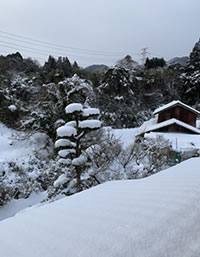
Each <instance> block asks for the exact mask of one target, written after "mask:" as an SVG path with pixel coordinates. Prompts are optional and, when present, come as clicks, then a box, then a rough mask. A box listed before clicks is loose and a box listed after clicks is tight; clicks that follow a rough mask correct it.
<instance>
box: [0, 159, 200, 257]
mask: <svg viewBox="0 0 200 257" xmlns="http://www.w3.org/2000/svg"><path fill="white" fill-rule="evenodd" d="M199 166H200V158H193V159H190V160H188V161H185V162H182V163H181V164H179V165H176V166H174V167H172V168H170V169H168V170H165V171H162V172H159V173H157V174H156V175H153V176H150V177H148V178H145V179H137V180H127V181H125V180H124V181H112V182H108V183H105V184H102V185H99V186H96V187H93V188H91V189H89V190H85V191H83V192H81V193H78V194H76V195H73V196H69V197H65V198H63V199H61V200H58V201H55V202H53V203H48V204H43V205H40V206H35V207H32V208H29V209H27V210H24V211H23V212H21V213H18V214H17V215H16V216H14V217H12V218H9V219H6V220H4V221H1V222H0V231H1V233H0V242H1V256H2V257H44V256H45V257H47V256H48V257H57V256H59V257H64V256H73V257H77V256H79V257H91V256H95V257H103V256H108V257H116V256H118V257H124V256H126V257H133V256H134V257H161V256H162V257H168V256H176V257H183V256H198V254H199V252H200V244H199V240H200V222H199V217H200V198H199V194H200V187H199V182H200V172H199ZM63 179H65V177H61V178H60V181H57V183H63ZM77 246H78V247H77Z"/></svg>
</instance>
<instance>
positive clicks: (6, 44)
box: [0, 41, 117, 62]
mask: <svg viewBox="0 0 200 257" xmlns="http://www.w3.org/2000/svg"><path fill="white" fill-rule="evenodd" d="M0 46H2V47H6V48H9V49H14V50H16V47H17V49H18V51H25V52H29V53H34V54H39V55H43V56H48V55H52V56H54V57H56V58H58V57H60V56H66V54H61V53H60V54H58V53H55V52H51V53H50V52H49V51H46V50H40V49H36V48H32V47H27V46H21V45H18V44H15V43H10V42H5V41H0ZM67 56H68V57H70V58H78V59H79V60H83V61H96V60H97V58H91V57H84V56H76V55H71V54H67ZM99 61H101V62H103V61H117V60H116V59H105V58H104V59H99Z"/></svg>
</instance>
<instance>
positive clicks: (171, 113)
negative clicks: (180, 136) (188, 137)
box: [158, 106, 197, 127]
mask: <svg viewBox="0 0 200 257" xmlns="http://www.w3.org/2000/svg"><path fill="white" fill-rule="evenodd" d="M196 117H197V115H196V114H195V113H193V112H191V111H189V110H187V109H184V108H183V107H181V106H175V107H173V108H170V109H167V110H165V111H163V112H161V113H159V114H158V123H160V122H162V121H165V120H169V119H172V118H175V119H177V120H180V121H183V122H185V123H187V124H189V125H191V126H193V127H196Z"/></svg>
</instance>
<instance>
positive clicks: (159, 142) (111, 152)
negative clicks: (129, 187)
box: [85, 131, 169, 185]
mask: <svg viewBox="0 0 200 257" xmlns="http://www.w3.org/2000/svg"><path fill="white" fill-rule="evenodd" d="M168 146H169V142H168V141H167V140H165V139H164V138H163V137H161V136H159V137H157V138H154V139H153V138H147V139H146V138H143V137H138V138H137V139H136V141H135V142H134V143H133V144H131V145H129V146H128V147H127V148H125V149H123V148H122V147H121V145H120V143H119V140H118V139H117V138H115V137H114V135H113V134H112V132H109V133H108V131H107V132H106V133H105V134H104V135H101V140H100V141H98V142H97V144H96V145H93V146H91V147H90V152H89V153H88V155H89V156H90V159H91V167H90V168H89V170H88V180H87V182H86V181H85V183H88V185H89V184H90V185H95V184H97V183H103V182H106V181H109V180H120V179H137V178H143V177H146V176H149V175H152V174H154V173H156V172H159V171H160V170H162V169H164V168H166V167H167V153H166V152H165V149H166V148H167V147H168Z"/></svg>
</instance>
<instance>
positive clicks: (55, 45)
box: [0, 30, 125, 56]
mask: <svg viewBox="0 0 200 257" xmlns="http://www.w3.org/2000/svg"><path fill="white" fill-rule="evenodd" d="M0 33H1V34H4V35H8V36H11V37H16V38H22V39H24V40H28V41H32V42H36V43H39V44H42V45H46V46H47V45H48V46H51V47H54V48H57V49H65V50H66V49H67V50H77V51H82V52H85V53H86V52H88V54H89V53H90V54H100V55H108V56H120V55H124V54H125V53H122V52H121V53H120V52H107V51H100V50H91V49H84V48H75V47H71V46H64V45H59V44H54V43H50V42H45V41H41V40H37V39H33V38H29V37H24V36H21V35H17V34H13V33H8V32H5V31H2V30H0ZM11 39H12V38H11ZM15 40H18V41H19V39H15ZM24 42H25V41H24ZM26 43H28V42H26ZM29 43H30V42H29Z"/></svg>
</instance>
